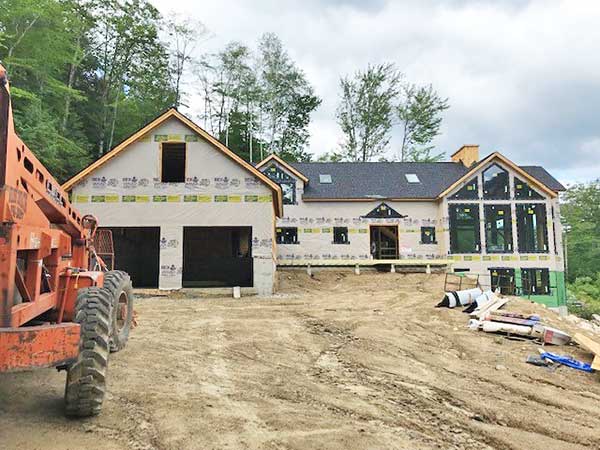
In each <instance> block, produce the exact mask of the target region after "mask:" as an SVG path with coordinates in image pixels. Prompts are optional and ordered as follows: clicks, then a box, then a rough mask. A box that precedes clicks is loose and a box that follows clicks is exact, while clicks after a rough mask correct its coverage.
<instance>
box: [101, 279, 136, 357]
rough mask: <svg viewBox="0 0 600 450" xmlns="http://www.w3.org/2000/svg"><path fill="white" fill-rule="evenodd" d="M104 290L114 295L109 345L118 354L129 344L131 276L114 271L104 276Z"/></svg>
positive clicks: (131, 312) (131, 309)
mask: <svg viewBox="0 0 600 450" xmlns="http://www.w3.org/2000/svg"><path fill="white" fill-rule="evenodd" d="M103 287H104V288H106V289H108V290H109V291H110V292H111V294H112V314H113V316H112V329H111V333H110V339H109V345H110V351H111V352H118V351H119V350H121V349H122V348H123V347H125V345H126V344H127V339H128V338H129V331H130V330H131V320H132V317H133V288H132V286H131V278H130V277H129V274H127V273H126V272H123V271H121V270H112V271H110V272H106V273H105V274H104V286H103Z"/></svg>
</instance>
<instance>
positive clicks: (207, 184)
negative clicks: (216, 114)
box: [63, 109, 282, 294]
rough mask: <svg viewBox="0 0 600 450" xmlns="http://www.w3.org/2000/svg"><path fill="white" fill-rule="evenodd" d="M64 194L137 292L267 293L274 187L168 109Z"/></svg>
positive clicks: (276, 198) (278, 197)
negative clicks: (236, 289) (96, 229)
mask: <svg viewBox="0 0 600 450" xmlns="http://www.w3.org/2000/svg"><path fill="white" fill-rule="evenodd" d="M63 187H64V188H65V189H66V190H68V191H70V192H71V197H72V200H73V202H74V203H75V204H76V205H77V208H78V209H79V210H80V211H81V212H82V213H83V214H94V215H95V216H96V217H98V219H99V221H100V224H101V226H103V227H106V228H108V229H109V230H111V231H112V236H113V241H114V255H115V261H114V266H115V267H117V268H119V269H122V270H125V271H127V272H129V274H130V275H131V277H132V280H133V284H134V286H136V287H148V288H157V287H158V288H160V289H178V288H181V287H230V286H240V287H248V288H254V290H255V291H256V292H258V293H259V294H270V293H271V292H272V291H273V283H274V272H275V236H274V230H275V219H276V217H277V216H281V214H282V194H281V188H280V187H279V186H278V185H277V184H276V183H275V182H273V181H272V180H271V179H269V178H268V177H266V176H265V175H263V174H262V173H261V172H260V171H258V170H257V169H256V168H254V167H253V166H251V165H249V164H248V163H246V162H245V161H243V160H242V159H241V158H239V157H238V156H237V155H235V154H234V153H233V152H231V151H230V150H229V149H228V148H227V147H225V146H224V145H223V144H221V143H220V142H219V141H217V140H216V139H215V138H213V137H212V136H210V135H209V134H208V133H207V132H205V131H204V130H203V129H201V128H200V127H199V126H197V125H196V124H195V123H193V122H192V121H191V120H190V119H188V118H187V117H185V116H184V115H182V114H181V113H179V112H178V111H177V110H175V109H170V110H169V111H167V112H166V113H164V114H162V115H161V116H159V117H158V118H156V119H155V120H153V121H152V122H151V123H149V124H148V125H146V126H145V127H143V128H142V129H141V130H139V131H138V132H137V133H135V134H134V135H132V136H131V137H129V138H128V139H126V140H125V141H124V142H122V143H121V144H119V145H118V146H117V147H115V148H114V149H113V150H111V151H110V152H109V153H107V154H106V155H104V156H103V157H102V158H100V159H99V160H98V161H96V162H95V163H93V164H92V165H90V166H89V167H88V168H86V169H85V170H83V171H82V172H81V173H79V174H78V175H76V176H75V177H73V178H72V179H71V180H69V181H68V182H67V183H65V185H64V186H63Z"/></svg>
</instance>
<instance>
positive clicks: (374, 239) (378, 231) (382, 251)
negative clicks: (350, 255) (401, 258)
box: [371, 225, 399, 259]
mask: <svg viewBox="0 0 600 450" xmlns="http://www.w3.org/2000/svg"><path fill="white" fill-rule="evenodd" d="M398 253H399V252H398V226H397V225H392V226H389V225H371V255H372V256H373V259H398Z"/></svg>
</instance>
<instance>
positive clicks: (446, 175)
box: [289, 153, 565, 201]
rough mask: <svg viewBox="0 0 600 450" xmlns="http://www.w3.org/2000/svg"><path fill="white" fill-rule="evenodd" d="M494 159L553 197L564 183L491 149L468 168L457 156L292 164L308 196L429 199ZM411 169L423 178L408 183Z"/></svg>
mask: <svg viewBox="0 0 600 450" xmlns="http://www.w3.org/2000/svg"><path fill="white" fill-rule="evenodd" d="M493 160H498V161H500V162H502V163H503V164H504V165H505V166H507V167H510V168H511V169H513V170H514V171H515V172H516V173H517V176H519V177H520V178H521V179H522V180H523V181H527V182H528V183H530V184H531V185H532V186H535V187H537V188H538V189H539V190H541V191H542V192H545V193H547V194H548V195H549V196H551V197H556V195H557V192H559V191H562V190H564V189H565V188H564V186H563V185H562V184H561V183H560V182H559V181H558V180H556V179H555V178H554V177H553V176H552V175H550V174H549V173H548V172H547V171H546V170H545V169H543V168H542V167H539V166H524V167H519V166H517V165H515V164H514V163H513V162H511V161H510V160H508V159H507V158H506V157H504V156H502V155H501V154H499V153H492V154H490V155H488V156H487V157H486V158H484V159H483V160H481V161H480V162H479V163H477V164H475V165H474V166H472V167H470V168H467V167H465V166H463V165H462V164H460V163H455V162H437V163H426V162H423V163H421V162H418V163H417V162H329V163H321V162H309V163H289V165H290V166H291V167H293V168H294V169H296V170H297V171H298V172H300V173H302V174H304V175H305V176H306V177H307V178H308V179H309V182H308V184H306V185H305V187H304V196H303V199H304V200H305V201H327V200H337V201H344V200H346V201H373V200H377V199H382V200H383V199H391V200H404V201H409V200H414V201H418V200H424V201H427V200H437V199H440V198H442V197H444V196H445V195H448V193H449V192H450V191H452V190H453V189H454V188H456V187H457V186H459V185H460V183H462V182H464V181H468V180H469V179H470V178H472V177H473V176H474V174H475V173H476V172H478V171H479V170H481V168H482V167H483V166H485V165H486V164H488V163H490V162H491V161H493ZM407 174H415V175H416V176H417V177H418V178H419V180H420V182H419V183H409V182H408V180H407V179H406V175H407ZM319 175H331V178H332V183H320V182H319Z"/></svg>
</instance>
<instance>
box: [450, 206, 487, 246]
mask: <svg viewBox="0 0 600 450" xmlns="http://www.w3.org/2000/svg"><path fill="white" fill-rule="evenodd" d="M449 213H450V214H449V215H450V252H451V253H479V252H480V251H481V243H480V233H479V206H478V205H476V204H472V205H471V204H459V205H449Z"/></svg>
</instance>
